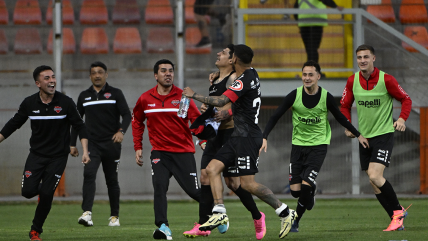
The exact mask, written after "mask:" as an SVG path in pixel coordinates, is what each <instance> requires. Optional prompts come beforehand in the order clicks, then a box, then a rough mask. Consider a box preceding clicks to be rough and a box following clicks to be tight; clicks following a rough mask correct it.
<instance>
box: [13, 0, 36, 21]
mask: <svg viewBox="0 0 428 241" xmlns="http://www.w3.org/2000/svg"><path fill="white" fill-rule="evenodd" d="M13 23H14V24H41V23H42V11H41V10H40V7H39V2H38V1H37V0H18V1H16V4H15V10H14V12H13Z"/></svg>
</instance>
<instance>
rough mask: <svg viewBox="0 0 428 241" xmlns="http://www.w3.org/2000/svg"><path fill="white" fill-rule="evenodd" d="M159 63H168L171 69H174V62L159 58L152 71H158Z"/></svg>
mask: <svg viewBox="0 0 428 241" xmlns="http://www.w3.org/2000/svg"><path fill="white" fill-rule="evenodd" d="M161 64H170V65H171V66H172V70H174V64H173V63H172V62H171V61H170V60H168V59H161V60H159V61H158V62H156V64H155V67H153V71H154V72H155V74H157V73H158V71H159V65H161Z"/></svg>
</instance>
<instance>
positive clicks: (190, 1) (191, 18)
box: [184, 0, 211, 24]
mask: <svg viewBox="0 0 428 241" xmlns="http://www.w3.org/2000/svg"><path fill="white" fill-rule="evenodd" d="M193 5H195V0H186V1H185V3H184V9H185V12H184V18H185V21H186V24H196V19H195V13H194V12H193ZM205 18H206V19H207V22H208V23H209V22H210V21H211V18H210V16H208V15H205Z"/></svg>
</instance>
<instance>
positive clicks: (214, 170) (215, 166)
mask: <svg viewBox="0 0 428 241" xmlns="http://www.w3.org/2000/svg"><path fill="white" fill-rule="evenodd" d="M221 164H222V163H221V162H220V161H216V162H213V161H211V162H210V164H209V165H208V166H207V168H206V170H207V174H208V177H212V176H216V175H218V174H220V173H221V171H222V169H221V167H220V166H221Z"/></svg>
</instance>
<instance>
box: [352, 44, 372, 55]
mask: <svg viewBox="0 0 428 241" xmlns="http://www.w3.org/2000/svg"><path fill="white" fill-rule="evenodd" d="M362 50H370V53H372V54H373V55H375V51H374V48H373V47H372V46H370V45H368V44H363V45H360V46H358V48H357V50H355V53H358V52H360V51H362Z"/></svg>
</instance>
